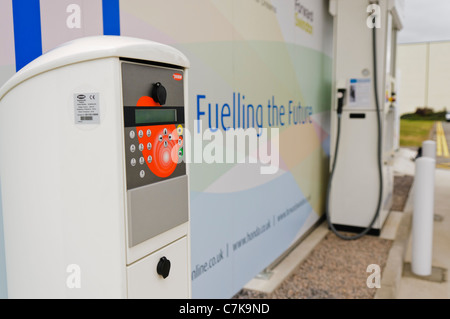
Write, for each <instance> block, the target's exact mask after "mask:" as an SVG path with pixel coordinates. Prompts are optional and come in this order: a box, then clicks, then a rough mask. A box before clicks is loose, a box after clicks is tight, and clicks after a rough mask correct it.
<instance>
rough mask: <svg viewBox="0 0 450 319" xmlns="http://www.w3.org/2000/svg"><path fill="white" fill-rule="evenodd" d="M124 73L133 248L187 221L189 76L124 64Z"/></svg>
mask: <svg viewBox="0 0 450 319" xmlns="http://www.w3.org/2000/svg"><path fill="white" fill-rule="evenodd" d="M121 67H122V96H123V111H124V113H123V114H124V117H123V118H124V135H125V136H124V147H125V161H126V165H125V167H126V182H127V194H128V216H129V229H128V231H129V246H130V247H132V246H134V245H137V244H139V243H141V242H143V241H145V240H147V239H150V238H152V237H154V236H156V235H159V234H161V233H163V232H165V231H167V230H169V229H171V228H173V227H176V226H178V225H180V224H182V223H185V222H187V220H188V193H187V177H186V164H185V163H184V161H183V157H184V150H185V145H184V143H185V141H184V127H185V112H184V111H185V110H184V84H183V81H184V73H183V70H182V69H179V68H176V67H172V66H165V65H159V64H149V63H143V62H139V61H130V60H125V59H124V60H122V64H121ZM174 194H176V196H177V200H175V201H174V200H173V196H174Z"/></svg>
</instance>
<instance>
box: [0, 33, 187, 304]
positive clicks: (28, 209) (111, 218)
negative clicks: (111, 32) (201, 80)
mask: <svg viewBox="0 0 450 319" xmlns="http://www.w3.org/2000/svg"><path fill="white" fill-rule="evenodd" d="M188 67H189V61H188V60H187V58H186V57H185V56H184V55H183V54H182V53H181V52H179V51H178V50H176V49H174V48H172V47H169V46H166V45H163V44H160V43H155V42H151V41H146V40H142V39H136V38H129V37H116V36H99V37H86V38H81V39H78V40H74V41H72V42H69V43H66V44H64V45H61V46H60V47H58V48H55V49H53V50H51V51H49V52H48V53H46V54H44V55H42V56H41V57H39V58H37V59H36V60H34V61H33V62H31V63H30V64H28V65H27V66H25V67H24V68H23V69H21V70H20V71H19V72H18V73H17V74H16V75H14V76H13V77H12V78H11V79H10V80H9V81H8V82H7V83H6V84H5V85H4V86H3V87H2V88H1V89H0V154H1V157H0V176H1V183H2V187H1V191H2V199H3V217H4V230H5V232H4V233H5V250H6V265H7V284H8V296H9V297H11V298H189V297H190V296H191V281H190V244H189V243H190V233H189V225H190V218H189V203H188V174H187V168H186V164H185V163H184V161H183V159H184V156H185V145H184V143H185V140H184V134H185V132H184V127H185V118H186V114H187V113H186V108H187V101H188V98H187V90H186V88H187V76H188Z"/></svg>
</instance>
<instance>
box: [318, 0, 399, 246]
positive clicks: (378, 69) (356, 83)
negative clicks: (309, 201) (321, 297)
mask: <svg viewBox="0 0 450 319" xmlns="http://www.w3.org/2000/svg"><path fill="white" fill-rule="evenodd" d="M402 12H403V1H393V0H380V1H361V0H332V1H330V13H331V14H332V15H333V16H334V39H335V46H334V88H333V90H334V92H336V93H335V94H333V95H334V96H335V99H334V101H333V111H332V115H331V124H332V137H331V153H330V154H331V157H330V163H331V164H330V178H329V183H328V189H327V198H326V217H327V222H328V225H329V227H330V229H331V230H332V231H333V232H334V233H335V234H336V235H337V236H338V237H340V238H342V239H358V238H360V237H362V236H364V235H366V234H374V235H379V234H380V232H381V228H382V226H383V224H384V222H385V220H386V218H387V216H388V214H389V210H390V207H391V204H392V191H393V169H392V165H393V152H394V151H395V149H394V148H395V142H394V138H395V137H396V135H395V134H393V132H394V125H395V116H397V115H396V114H397V112H395V109H396V107H397V106H396V104H395V84H396V82H395V49H396V34H397V31H398V30H400V29H401V28H402ZM341 231H348V232H351V233H354V234H353V235H344V234H342V233H341Z"/></svg>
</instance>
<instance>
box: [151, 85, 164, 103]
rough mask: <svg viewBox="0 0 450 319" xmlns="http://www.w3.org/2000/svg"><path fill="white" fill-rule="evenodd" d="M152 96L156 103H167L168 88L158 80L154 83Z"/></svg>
mask: <svg viewBox="0 0 450 319" xmlns="http://www.w3.org/2000/svg"><path fill="white" fill-rule="evenodd" d="M152 97H153V100H154V101H155V102H156V103H159V104H161V105H164V104H166V99H167V91H166V88H165V87H164V86H163V85H162V84H161V83H160V82H156V83H155V84H154V85H153V92H152Z"/></svg>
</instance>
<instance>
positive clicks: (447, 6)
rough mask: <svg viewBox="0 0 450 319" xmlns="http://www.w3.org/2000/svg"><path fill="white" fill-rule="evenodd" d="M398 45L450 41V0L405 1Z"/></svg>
mask: <svg viewBox="0 0 450 319" xmlns="http://www.w3.org/2000/svg"><path fill="white" fill-rule="evenodd" d="M404 18H405V21H404V23H403V24H404V27H403V30H402V31H400V32H399V34H398V42H399V43H413V42H429V41H450V0H405V14H404Z"/></svg>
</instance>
